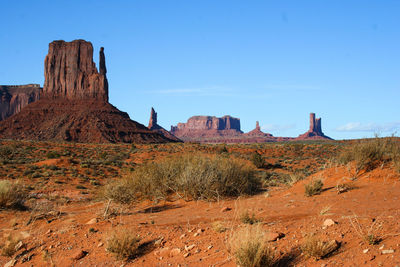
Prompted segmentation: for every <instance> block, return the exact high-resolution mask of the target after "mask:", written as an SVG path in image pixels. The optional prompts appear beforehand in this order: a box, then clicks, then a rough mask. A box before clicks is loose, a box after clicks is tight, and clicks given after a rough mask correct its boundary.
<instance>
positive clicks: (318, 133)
mask: <svg viewBox="0 0 400 267" xmlns="http://www.w3.org/2000/svg"><path fill="white" fill-rule="evenodd" d="M297 139H298V140H304V139H331V138H330V137H328V136H326V135H325V134H324V133H323V132H322V126H321V118H315V113H310V127H309V129H308V131H307V132H306V133H304V134H302V135H299V137H297Z"/></svg>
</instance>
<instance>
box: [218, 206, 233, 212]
mask: <svg viewBox="0 0 400 267" xmlns="http://www.w3.org/2000/svg"><path fill="white" fill-rule="evenodd" d="M230 210H232V209H231V208H229V207H223V208H222V209H221V212H227V211H230Z"/></svg>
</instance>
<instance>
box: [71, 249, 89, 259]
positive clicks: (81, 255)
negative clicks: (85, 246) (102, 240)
mask: <svg viewBox="0 0 400 267" xmlns="http://www.w3.org/2000/svg"><path fill="white" fill-rule="evenodd" d="M88 253H89V252H87V251H84V250H80V251H78V252H77V253H75V254H74V255H73V256H72V259H74V260H80V259H82V258H84V257H85V256H86V255H87V254H88Z"/></svg>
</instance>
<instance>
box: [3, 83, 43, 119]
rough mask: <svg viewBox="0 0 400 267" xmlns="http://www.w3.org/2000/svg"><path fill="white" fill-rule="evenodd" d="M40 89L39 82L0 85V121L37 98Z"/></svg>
mask: <svg viewBox="0 0 400 267" xmlns="http://www.w3.org/2000/svg"><path fill="white" fill-rule="evenodd" d="M41 91H42V88H40V85H39V84H27V85H0V121H1V120H4V119H6V118H8V117H10V116H11V115H14V114H16V113H18V112H20V111H21V109H22V108H23V107H25V106H26V105H28V104H29V103H31V102H34V101H37V100H39V97H40V93H41Z"/></svg>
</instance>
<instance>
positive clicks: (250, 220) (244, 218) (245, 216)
mask: <svg viewBox="0 0 400 267" xmlns="http://www.w3.org/2000/svg"><path fill="white" fill-rule="evenodd" d="M240 221H241V222H242V223H244V224H255V223H258V222H260V219H258V218H256V216H255V214H254V213H252V214H251V215H250V213H249V211H248V210H246V211H243V212H242V213H241V214H240Z"/></svg>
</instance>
